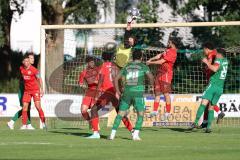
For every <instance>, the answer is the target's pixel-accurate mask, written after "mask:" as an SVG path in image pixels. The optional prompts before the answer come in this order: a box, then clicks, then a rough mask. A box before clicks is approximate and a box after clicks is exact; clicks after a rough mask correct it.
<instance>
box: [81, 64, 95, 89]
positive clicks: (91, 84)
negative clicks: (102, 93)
mask: <svg viewBox="0 0 240 160" xmlns="http://www.w3.org/2000/svg"><path fill="white" fill-rule="evenodd" d="M98 74H99V68H98V67H94V68H87V69H85V70H83V71H82V72H81V73H80V76H79V84H80V85H83V83H84V80H85V81H86V82H87V84H88V89H95V88H96V87H97V85H98V79H99V78H98V77H99V76H98Z"/></svg>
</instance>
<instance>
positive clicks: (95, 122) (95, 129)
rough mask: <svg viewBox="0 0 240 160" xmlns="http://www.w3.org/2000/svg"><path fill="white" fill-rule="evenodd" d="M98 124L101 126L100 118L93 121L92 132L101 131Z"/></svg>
mask: <svg viewBox="0 0 240 160" xmlns="http://www.w3.org/2000/svg"><path fill="white" fill-rule="evenodd" d="M98 124H99V118H98V117H95V118H93V119H92V120H91V125H92V130H93V131H99V128H98Z"/></svg>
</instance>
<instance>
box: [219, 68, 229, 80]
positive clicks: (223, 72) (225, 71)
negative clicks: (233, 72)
mask: <svg viewBox="0 0 240 160" xmlns="http://www.w3.org/2000/svg"><path fill="white" fill-rule="evenodd" d="M227 68H228V66H227V65H226V66H223V70H222V71H221V76H220V79H226V76H227Z"/></svg>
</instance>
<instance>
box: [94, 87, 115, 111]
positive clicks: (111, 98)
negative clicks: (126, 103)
mask: <svg viewBox="0 0 240 160" xmlns="http://www.w3.org/2000/svg"><path fill="white" fill-rule="evenodd" d="M110 102H111V103H112V105H113V106H114V107H117V106H118V104H119V100H118V99H117V97H116V91H115V89H114V88H110V89H108V90H106V91H102V93H101V95H100V97H99V98H98V100H97V105H101V106H102V107H104V106H106V105H107V104H109V103H110Z"/></svg>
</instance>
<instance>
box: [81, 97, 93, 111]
mask: <svg viewBox="0 0 240 160" xmlns="http://www.w3.org/2000/svg"><path fill="white" fill-rule="evenodd" d="M94 104H95V99H94V97H88V96H85V97H83V99H82V105H85V106H88V107H89V108H91V107H92V106H93V105H94Z"/></svg>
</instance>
